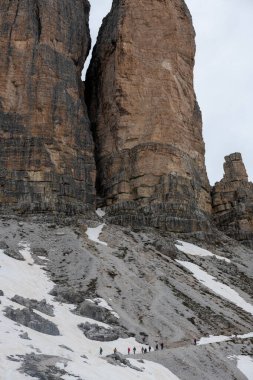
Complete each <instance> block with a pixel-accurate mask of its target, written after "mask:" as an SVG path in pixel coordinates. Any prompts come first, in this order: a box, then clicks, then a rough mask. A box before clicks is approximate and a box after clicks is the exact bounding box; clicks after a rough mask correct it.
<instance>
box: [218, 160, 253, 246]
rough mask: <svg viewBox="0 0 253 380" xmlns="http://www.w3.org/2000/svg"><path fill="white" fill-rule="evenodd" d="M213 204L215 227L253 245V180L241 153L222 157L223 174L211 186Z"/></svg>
mask: <svg viewBox="0 0 253 380" xmlns="http://www.w3.org/2000/svg"><path fill="white" fill-rule="evenodd" d="M212 204H213V215H214V216H213V218H214V221H215V223H216V225H217V227H218V228H219V229H221V230H222V231H224V232H225V233H226V234H228V235H229V236H231V237H233V238H235V239H237V240H240V241H242V242H243V243H245V244H246V245H248V246H250V247H253V183H252V182H249V181H248V175H247V172H246V169H245V166H244V163H243V161H242V156H241V154H240V153H233V154H231V155H229V156H226V157H225V163H224V176H223V178H222V180H221V181H220V182H216V184H215V186H214V187H213V189H212Z"/></svg>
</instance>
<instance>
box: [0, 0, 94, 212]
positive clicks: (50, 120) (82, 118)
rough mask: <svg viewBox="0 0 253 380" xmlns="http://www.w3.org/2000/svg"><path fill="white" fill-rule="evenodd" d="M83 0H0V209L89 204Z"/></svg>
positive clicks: (72, 209)
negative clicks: (83, 77) (83, 69)
mask: <svg viewBox="0 0 253 380" xmlns="http://www.w3.org/2000/svg"><path fill="white" fill-rule="evenodd" d="M88 17H89V3H88V1H87V0H76V1H72V0H55V1H51V0H2V1H1V3H0V33H1V39H0V51H1V60H0V151H1V155H0V209H1V210H2V211H3V210H17V211H20V212H27V211H33V212H41V211H44V212H46V211H63V212H65V213H67V214H73V213H75V212H79V211H83V210H84V209H85V208H86V207H92V206H93V204H94V192H95V190H94V189H95V186H94V182H95V164H94V157H93V140H92V136H91V132H90V125H89V121H88V117H87V112H86V107H85V104H84V99H83V85H82V82H81V70H82V68H83V64H84V60H85V58H86V56H87V54H88V51H89V47H90V35H89V28H88Z"/></svg>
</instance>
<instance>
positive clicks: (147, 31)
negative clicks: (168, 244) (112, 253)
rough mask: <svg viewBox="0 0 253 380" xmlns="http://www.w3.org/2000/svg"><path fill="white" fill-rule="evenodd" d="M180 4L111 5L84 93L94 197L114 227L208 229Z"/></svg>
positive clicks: (184, 12)
mask: <svg viewBox="0 0 253 380" xmlns="http://www.w3.org/2000/svg"><path fill="white" fill-rule="evenodd" d="M194 36H195V33H194V29H193V26H192V20H191V16H190V13H189V11H188V9H187V7H186V5H185V3H184V1H183V0H164V1H158V0H148V1H142V0H140V1H138V2H136V1H135V0H114V2H113V5H112V10H111V12H110V14H109V15H108V16H107V17H106V19H105V20H104V22H103V25H102V27H101V30H100V33H99V37H98V42H97V45H96V47H95V49H94V52H93V58H92V62H91V65H90V68H89V70H88V74H87V80H86V89H87V104H88V110H89V116H90V118H91V121H92V128H93V133H94V138H95V144H96V161H97V171H98V174H97V189H98V192H99V195H100V196H101V197H102V199H103V202H104V204H106V205H107V206H110V207H109V215H110V217H111V219H112V221H114V222H116V223H122V224H125V223H131V224H135V223H136V224H139V223H142V224H146V225H154V226H160V227H162V228H166V229H172V230H176V231H192V230H198V229H207V228H209V225H208V221H207V218H206V214H207V215H208V214H209V213H210V211H211V201H210V195H209V182H208V179H207V175H206V169H205V163H204V153H205V149H204V143H203V138H202V121H201V112H200V110H199V107H198V104H197V101H196V97H195V93H194V89H193V66H194V54H195V42H194Z"/></svg>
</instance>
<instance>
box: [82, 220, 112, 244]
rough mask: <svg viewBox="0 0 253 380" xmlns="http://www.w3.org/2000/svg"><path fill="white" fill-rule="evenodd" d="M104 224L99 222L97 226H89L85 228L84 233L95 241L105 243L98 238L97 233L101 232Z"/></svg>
mask: <svg viewBox="0 0 253 380" xmlns="http://www.w3.org/2000/svg"><path fill="white" fill-rule="evenodd" d="M104 226H105V223H103V224H100V225H99V226H98V227H94V228H92V227H89V228H87V231H86V234H87V235H88V238H89V239H90V240H92V241H94V242H95V243H99V244H102V245H107V243H105V242H104V241H101V240H99V235H100V234H101V232H102V230H103V228H104Z"/></svg>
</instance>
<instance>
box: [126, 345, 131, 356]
mask: <svg viewBox="0 0 253 380" xmlns="http://www.w3.org/2000/svg"><path fill="white" fill-rule="evenodd" d="M130 351H131V348H130V347H128V349H127V353H128V355H130Z"/></svg>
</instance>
